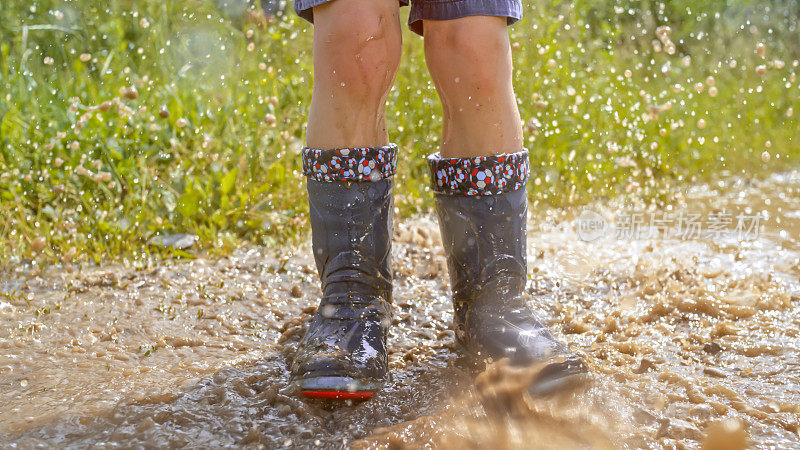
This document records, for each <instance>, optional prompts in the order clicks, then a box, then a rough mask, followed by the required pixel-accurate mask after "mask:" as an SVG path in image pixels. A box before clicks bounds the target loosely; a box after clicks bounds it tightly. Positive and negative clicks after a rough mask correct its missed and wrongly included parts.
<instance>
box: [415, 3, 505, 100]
mask: <svg viewBox="0 0 800 450" xmlns="http://www.w3.org/2000/svg"><path fill="white" fill-rule="evenodd" d="M492 19H496V18H492ZM446 22H452V23H449V24H448V23H446ZM446 22H443V23H441V25H440V24H437V26H436V27H435V28H434V27H431V29H428V28H426V29H425V49H426V58H427V59H428V65H429V67H430V68H431V72H437V73H436V74H433V73H432V75H434V76H436V77H437V78H439V79H442V80H443V81H445V82H444V83H442V86H443V87H445V88H446V86H448V85H449V86H452V87H453V88H454V89H469V90H472V91H480V92H481V93H483V94H486V95H492V94H493V93H496V92H498V91H500V90H502V89H505V88H506V86H507V84H508V79H509V78H510V76H511V73H510V68H511V53H510V50H511V49H510V44H509V41H508V35H507V34H506V29H505V23H504V22H503V23H502V24H501V26H500V27H497V26H493V25H496V24H494V23H493V22H490V24H489V25H490V26H483V27H481V26H475V24H471V23H467V22H462V21H461V20H454V21H446ZM455 80H458V81H455ZM451 81H453V83H450V82H451Z"/></svg>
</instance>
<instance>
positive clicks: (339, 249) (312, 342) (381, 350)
mask: <svg viewBox="0 0 800 450" xmlns="http://www.w3.org/2000/svg"><path fill="white" fill-rule="evenodd" d="M381 149H383V148H379V149H377V150H381ZM348 150H349V151H352V150H353V149H341V150H336V152H342V151H348ZM357 150H364V151H374V150H376V149H357ZM327 152H331V151H327ZM326 155H327V156H326ZM307 156H308V155H304V166H307V171H308V170H309V169H308V167H311V171H309V173H307V174H309V175H310V176H309V178H308V180H307V190H308V199H309V214H310V219H311V229H312V248H313V252H314V259H315V261H316V265H317V271H318V272H319V276H320V280H321V284H322V299H321V301H320V304H319V307H318V308H317V311H316V313H315V315H314V317H313V319H312V321H311V323H310V325H309V327H308V330H307V332H306V334H305V336H304V337H303V339H302V341H301V342H300V345H299V347H298V350H297V352H296V354H295V357H294V359H293V362H292V365H291V372H292V380H291V381H292V382H293V384H294V385H295V386H296V387H297V388H298V390H299V391H300V394H302V395H305V396H307V397H316V398H328V399H364V398H368V397H370V396H372V395H373V394H374V393H375V392H376V391H377V390H378V389H380V388H381V387H382V386H383V384H384V382H385V381H386V379H387V374H388V358H387V352H386V337H387V333H388V327H389V325H390V323H391V319H392V311H391V301H392V284H391V283H392V273H391V237H392V214H393V208H392V205H393V200H392V190H393V184H394V182H393V180H392V179H391V175H393V173H394V166H393V164H394V160H393V156H391V161H390V163H391V170H389V168H387V167H385V166H382V165H381V161H383V160H384V159H386V155H383V158H380V157H376V156H375V155H372V156H369V155H368V156H367V158H357V157H354V156H353V155H352V154H350V153H349V152H348V154H346V155H344V156H345V157H346V159H341V158H340V159H338V160H337V159H334V160H333V161H332V162H331V160H330V155H329V154H323V156H322V157H319V158H316V159H313V158H310V160H309V161H307V159H309V158H306V157H307ZM340 156H341V155H340ZM362 156H363V155H362ZM373 159H374V161H373ZM320 160H322V161H323V163H322V167H324V168H322V167H321V166H320V164H319V161H320ZM376 162H377V163H378V167H377V169H376V168H375V167H374V166H375V163H376ZM306 163H308V164H306ZM362 164H366V166H363V167H367V171H368V173H367V174H363V175H364V176H363V177H360V178H359V177H358V176H356V178H357V179H363V178H366V179H369V180H372V181H349V180H345V181H317V180H315V179H313V178H317V179H323V180H324V179H325V178H324V177H323V176H322V175H320V176H316V177H314V174H315V173H316V174H319V173H320V171H321V172H322V173H324V174H325V176H326V177H327V176H330V174H331V173H332V172H336V171H335V170H333V169H337V170H342V166H345V167H347V166H348V165H351V166H353V167H355V169H354V170H355V171H358V170H364V168H363V167H361V168H358V167H359V165H362ZM370 164H372V165H373V168H372V169H373V170H369V165H370ZM336 176H337V177H338V176H339V175H336ZM351 177H352V174H351Z"/></svg>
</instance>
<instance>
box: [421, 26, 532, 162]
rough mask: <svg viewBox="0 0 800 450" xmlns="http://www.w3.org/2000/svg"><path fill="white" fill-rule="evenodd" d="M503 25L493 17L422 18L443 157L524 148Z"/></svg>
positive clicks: (477, 154)
mask: <svg viewBox="0 0 800 450" xmlns="http://www.w3.org/2000/svg"><path fill="white" fill-rule="evenodd" d="M506 26H507V20H506V18H505V17H495V16H468V17H463V18H460V19H454V20H425V21H424V22H423V27H424V31H425V57H426V61H427V64H428V70H429V71H430V73H431V77H432V78H433V81H434V83H435V85H436V90H437V91H438V93H439V98H440V99H441V102H442V108H443V111H444V118H443V119H444V123H443V133H442V134H443V135H442V142H441V146H440V152H441V154H442V156H443V157H446V158H449V157H466V156H480V155H492V154H499V153H512V152H518V151H520V150H521V149H522V145H523V144H522V125H521V124H520V118H519V111H518V109H517V103H516V99H515V96H514V88H513V86H512V83H511V76H512V63H511V46H510V44H509V40H508V31H507V30H506Z"/></svg>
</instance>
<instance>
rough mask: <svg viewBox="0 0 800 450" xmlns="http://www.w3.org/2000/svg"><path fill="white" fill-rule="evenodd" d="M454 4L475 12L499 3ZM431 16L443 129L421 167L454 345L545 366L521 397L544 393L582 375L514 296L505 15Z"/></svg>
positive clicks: (520, 213)
mask: <svg viewBox="0 0 800 450" xmlns="http://www.w3.org/2000/svg"><path fill="white" fill-rule="evenodd" d="M464 1H465V2H466V3H465V5H472V6H473V7H475V8H476V10H477V9H478V8H486V9H491V7H492V5H495V6H496V5H499V4H501V3H502V2H493V1H491V0H485V1H483V2H482V1H480V0H464ZM509 4H513V2H512V3H509ZM437 5H438V4H437ZM464 8H466V6H465V7H464ZM501 9H502V8H501ZM431 11H434V10H427V9H425V7H424V6H423V8H422V10H421V15H422V19H423V28H424V33H425V34H424V35H425V56H426V59H427V62H428V67H429V70H430V72H431V76H432V77H433V80H434V82H435V83H436V89H437V91H438V92H439V97H440V98H441V101H442V105H443V109H444V130H443V137H442V142H441V149H440V153H441V154H433V155H431V156H430V157H429V159H428V161H429V165H430V171H431V181H432V188H433V190H434V192H435V200H436V212H437V214H438V216H439V227H440V229H441V233H442V243H443V245H444V248H445V254H446V255H447V265H448V268H449V272H450V280H451V283H450V284H451V286H452V290H453V306H454V314H453V316H454V317H453V325H454V328H455V334H456V340H457V341H458V342H460V343H461V344H462V346H463V347H465V348H466V349H467V350H468V352H469V353H470V354H472V355H473V356H475V357H476V358H477V359H478V360H479V361H482V360H485V359H494V360H498V359H500V358H508V359H509V360H510V363H511V364H512V365H516V366H528V365H533V364H541V363H546V365H545V367H544V368H543V369H542V370H541V371H540V372H539V373H538V375H537V377H536V378H535V379H533V380H532V381H531V385H530V387H529V390H530V392H532V393H535V394H539V393H545V392H551V391H553V390H555V389H558V388H561V387H562V386H564V385H565V384H571V383H573V382H576V381H580V380H582V379H583V377H584V374H585V373H586V371H587V368H586V365H585V363H584V362H583V360H582V359H581V357H580V356H578V355H576V354H575V353H573V352H572V351H570V349H569V348H568V347H567V346H566V345H564V343H562V342H560V341H559V340H558V339H556V338H555V336H553V334H552V333H550V331H549V330H548V329H547V327H546V326H545V325H544V323H543V322H542V321H540V320H539V319H538V318H537V317H536V315H535V314H534V313H533V311H532V310H531V309H530V308H529V306H528V304H527V302H526V299H525V296H524V289H525V285H526V282H527V261H526V255H527V248H526V223H527V193H526V188H525V185H526V182H527V180H528V172H529V169H528V168H529V162H528V151H527V150H525V149H524V148H523V147H522V145H523V141H522V126H521V124H520V118H519V111H518V110H517V104H516V101H515V98H514V90H513V88H512V85H511V75H512V65H511V48H510V45H509V41H508V35H507V31H506V25H507V23H508V18H509V17H511V16H507V15H505V13H502V12H501V11H497V12H498V13H499V14H493V15H473V16H467V17H460V18H453V19H448V18H447V17H448V15H447V13H448V11H447V10H440V11H438V13H439V18H438V19H437V20H425V19H426V17H425V15H426V14H428V13H431ZM469 12H470V11H469V10H467V11H465V10H464V9H460V10H454V11H452V13H453V14H465V13H469ZM488 12H492V11H488ZM481 13H482V14H485V13H484V12H483V11H481Z"/></svg>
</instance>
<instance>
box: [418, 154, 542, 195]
mask: <svg viewBox="0 0 800 450" xmlns="http://www.w3.org/2000/svg"><path fill="white" fill-rule="evenodd" d="M428 167H429V168H430V172H431V185H432V186H431V187H432V188H433V191H434V192H436V193H437V194H448V195H499V194H503V193H505V192H511V191H515V190H517V189H519V188H521V187H524V186H525V183H527V181H528V174H529V172H530V162H529V160H528V150H527V149H522V151H519V152H517V153H506V154H502V155H493V156H476V157H472V158H442V157H441V156H440V155H439V153H438V152H437V153H434V154H432V155H430V156H428Z"/></svg>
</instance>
